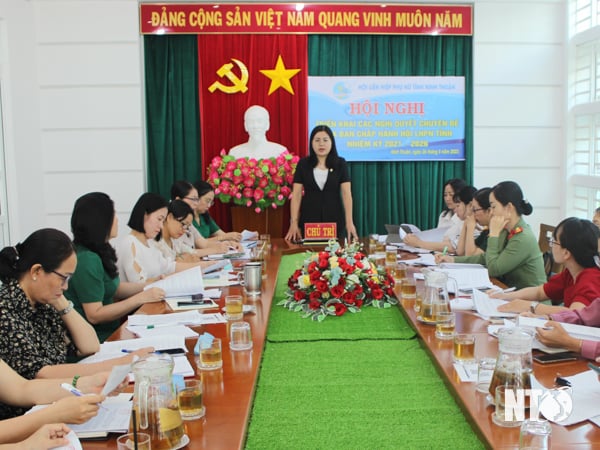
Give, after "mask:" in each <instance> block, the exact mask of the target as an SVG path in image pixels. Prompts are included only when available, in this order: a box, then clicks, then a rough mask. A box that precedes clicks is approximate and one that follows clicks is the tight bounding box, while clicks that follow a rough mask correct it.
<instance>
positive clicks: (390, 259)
mask: <svg viewBox="0 0 600 450" xmlns="http://www.w3.org/2000/svg"><path fill="white" fill-rule="evenodd" d="M397 261H398V247H396V246H395V245H387V246H386V247H385V266H386V267H390V268H395V267H396V263H397Z"/></svg>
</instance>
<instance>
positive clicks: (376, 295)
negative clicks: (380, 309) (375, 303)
mask: <svg viewBox="0 0 600 450" xmlns="http://www.w3.org/2000/svg"><path fill="white" fill-rule="evenodd" d="M371 294H372V295H373V298H374V299H375V300H381V299H382V298H383V291H382V290H381V289H379V288H374V289H371Z"/></svg>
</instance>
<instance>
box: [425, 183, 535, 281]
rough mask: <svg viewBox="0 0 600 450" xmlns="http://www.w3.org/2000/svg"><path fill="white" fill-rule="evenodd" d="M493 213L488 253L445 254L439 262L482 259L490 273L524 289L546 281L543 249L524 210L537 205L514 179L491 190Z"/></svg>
mask: <svg viewBox="0 0 600 450" xmlns="http://www.w3.org/2000/svg"><path fill="white" fill-rule="evenodd" d="M490 209H491V212H492V217H491V219H490V225H489V235H488V242H487V249H486V251H485V253H483V254H480V255H473V256H457V257H452V256H447V255H445V256H442V257H437V258H436V261H437V262H459V263H478V264H483V265H485V266H486V267H487V269H488V272H489V274H490V277H495V278H498V279H499V280H500V281H502V282H503V283H504V284H506V285H507V286H510V287H513V286H514V287H516V288H517V289H522V288H524V287H528V286H539V285H540V284H543V283H544V282H546V273H545V271H544V262H543V260H542V252H541V251H540V248H539V246H538V242H537V238H536V237H535V235H534V234H533V232H532V231H531V227H530V226H529V225H528V224H527V223H526V222H525V220H523V217H522V216H523V214H524V215H527V216H528V215H529V214H531V213H532V212H533V206H531V204H530V203H529V202H528V201H527V200H525V199H524V198H523V192H522V191H521V188H520V187H519V185H518V184H517V183H515V182H514V181H503V182H501V183H498V184H497V185H496V186H494V187H493V188H492V192H491V193H490Z"/></svg>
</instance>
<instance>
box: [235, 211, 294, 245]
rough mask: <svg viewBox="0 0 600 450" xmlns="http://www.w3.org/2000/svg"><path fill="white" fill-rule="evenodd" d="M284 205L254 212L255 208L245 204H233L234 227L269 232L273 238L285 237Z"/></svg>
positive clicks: (261, 232) (237, 229)
mask: <svg viewBox="0 0 600 450" xmlns="http://www.w3.org/2000/svg"><path fill="white" fill-rule="evenodd" d="M283 209H284V208H283V207H279V208H277V209H273V208H266V209H264V210H263V211H261V212H260V213H258V214H257V213H256V212H254V208H247V207H245V206H231V224H232V229H233V230H235V231H239V232H241V231H242V230H249V231H258V233H259V234H264V233H268V234H270V235H271V238H280V237H283V233H284V232H287V229H286V230H284V229H283V217H284V211H283Z"/></svg>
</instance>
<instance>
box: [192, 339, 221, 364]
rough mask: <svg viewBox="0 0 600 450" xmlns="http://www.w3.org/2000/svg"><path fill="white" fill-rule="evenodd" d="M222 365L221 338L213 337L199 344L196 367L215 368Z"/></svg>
mask: <svg viewBox="0 0 600 450" xmlns="http://www.w3.org/2000/svg"><path fill="white" fill-rule="evenodd" d="M221 367H223V354H222V352H221V339H219V338H214V339H213V341H212V342H211V343H210V344H209V343H205V342H202V343H201V344H200V357H199V358H198V368H200V369H203V370H215V369H220V368H221Z"/></svg>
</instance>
